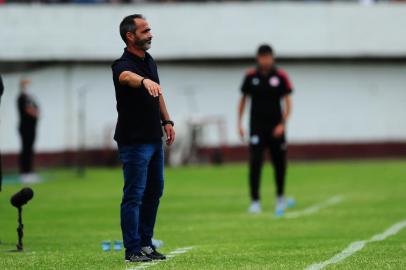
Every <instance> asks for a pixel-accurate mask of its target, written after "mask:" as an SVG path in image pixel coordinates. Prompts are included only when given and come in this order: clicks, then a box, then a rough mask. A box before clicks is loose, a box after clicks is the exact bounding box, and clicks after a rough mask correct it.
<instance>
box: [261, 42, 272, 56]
mask: <svg viewBox="0 0 406 270" xmlns="http://www.w3.org/2000/svg"><path fill="white" fill-rule="evenodd" d="M266 54H270V55H273V49H272V47H271V46H270V45H268V44H262V45H260V46H259V47H258V50H257V55H266Z"/></svg>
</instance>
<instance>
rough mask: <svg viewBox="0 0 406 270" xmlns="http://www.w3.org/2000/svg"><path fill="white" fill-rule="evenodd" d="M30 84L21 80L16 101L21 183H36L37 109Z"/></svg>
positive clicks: (28, 81)
mask: <svg viewBox="0 0 406 270" xmlns="http://www.w3.org/2000/svg"><path fill="white" fill-rule="evenodd" d="M30 84H31V81H30V80H21V82H20V95H19V97H18V100H17V106H18V113H19V117H20V122H19V127H18V131H19V134H20V137H21V152H20V159H19V166H20V174H21V181H22V182H36V181H37V180H38V177H37V175H36V174H35V173H34V168H33V159H34V142H35V135H36V129H37V120H38V116H39V108H38V105H37V103H36V102H35V101H34V99H33V97H32V96H31V95H30V93H29V90H28V88H29V86H30Z"/></svg>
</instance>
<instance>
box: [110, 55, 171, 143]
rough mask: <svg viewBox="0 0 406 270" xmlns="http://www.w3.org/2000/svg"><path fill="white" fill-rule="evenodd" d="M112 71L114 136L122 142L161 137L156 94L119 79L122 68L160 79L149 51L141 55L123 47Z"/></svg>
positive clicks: (159, 139)
mask: <svg viewBox="0 0 406 270" xmlns="http://www.w3.org/2000/svg"><path fill="white" fill-rule="evenodd" d="M112 71H113V81H114V87H115V92H116V100H117V112H118V119H117V125H116V131H115V134H114V139H115V140H116V141H117V142H118V143H122V144H132V143H148V142H158V141H161V138H162V135H163V133H162V127H161V113H160V109H159V97H153V96H151V95H150V94H149V93H148V91H147V90H146V89H145V88H144V87H143V86H142V87H140V88H132V87H129V86H126V85H121V84H120V82H119V76H120V74H121V73H122V72H124V71H131V72H134V73H137V74H138V75H140V76H143V77H145V78H148V79H151V80H153V81H154V82H156V83H159V77H158V70H157V66H156V63H155V61H154V59H153V58H152V57H151V55H150V54H149V53H145V58H140V57H138V56H136V55H134V54H132V53H130V52H129V51H127V49H124V53H123V55H122V56H121V58H119V59H117V60H116V61H114V62H113V64H112Z"/></svg>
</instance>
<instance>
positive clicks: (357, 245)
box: [305, 220, 406, 270]
mask: <svg viewBox="0 0 406 270" xmlns="http://www.w3.org/2000/svg"><path fill="white" fill-rule="evenodd" d="M405 227H406V220H403V221H401V222H399V223H396V224H395V225H393V226H392V227H390V228H389V229H387V230H386V231H384V232H383V233H381V234H376V235H374V236H372V237H371V238H370V239H368V240H362V241H356V242H353V243H351V244H350V245H349V246H348V247H347V248H346V249H344V250H343V251H341V252H340V253H338V254H337V255H335V256H334V257H332V258H330V259H328V260H327V261H324V262H320V263H315V264H312V265H310V266H308V267H306V268H305V270H320V269H323V268H324V267H326V266H327V265H329V264H334V263H338V262H340V261H342V260H345V259H346V258H347V257H349V256H351V255H353V254H354V253H356V252H357V251H359V250H361V249H363V248H364V247H365V246H366V245H367V244H368V243H372V242H378V241H383V240H385V239H386V238H388V237H389V236H392V235H395V234H397V233H398V232H399V231H401V230H402V229H403V228H405Z"/></svg>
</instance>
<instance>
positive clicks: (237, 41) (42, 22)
mask: <svg viewBox="0 0 406 270" xmlns="http://www.w3.org/2000/svg"><path fill="white" fill-rule="evenodd" d="M136 12H141V13H144V14H145V15H146V16H147V18H148V20H149V21H150V24H151V26H152V29H153V34H154V35H155V40H154V45H153V46H154V49H155V50H154V55H155V57H156V58H157V59H184V58H206V57H212V58H216V57H220V58H234V57H239V58H241V57H251V56H252V53H253V51H255V48H256V47H257V45H258V43H260V42H270V43H272V44H274V45H275V47H276V48H277V51H278V54H279V56H282V57H315V56H317V57H328V56H342V57H351V56H378V57H380V56H403V57H405V56H406V39H405V38H404V34H403V33H404V26H405V25H406V16H405V14H406V5H397V4H394V3H386V4H385V3H384V4H377V5H370V6H365V5H360V4H358V3H357V2H354V3H333V4H332V3H317V2H316V3H298V2H296V3H289V2H285V1H283V3H266V2H251V3H222V4H219V3H210V4H208V3H204V4H174V3H169V4H152V5H151V4H148V5H146V4H136V5H104V6H103V5H99V6H92V5H89V6H87V5H83V6H77V5H67V6H60V5H49V6H43V5H38V6H24V5H18V6H13V5H7V6H2V7H1V8H0V26H1V29H0V41H1V42H0V61H1V60H9V61H30V60H96V61H100V60H111V59H113V58H115V57H116V56H117V52H118V51H120V50H121V47H122V41H121V39H120V37H119V34H118V25H119V23H120V21H121V19H122V18H123V17H124V16H125V15H128V14H131V13H136Z"/></svg>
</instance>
